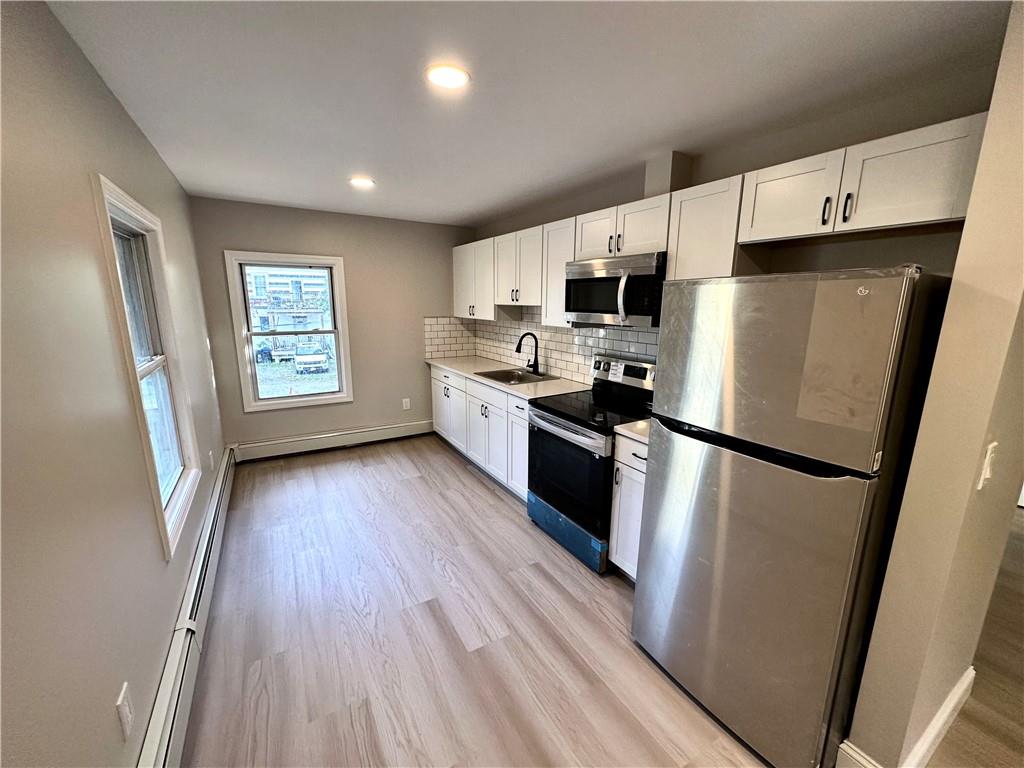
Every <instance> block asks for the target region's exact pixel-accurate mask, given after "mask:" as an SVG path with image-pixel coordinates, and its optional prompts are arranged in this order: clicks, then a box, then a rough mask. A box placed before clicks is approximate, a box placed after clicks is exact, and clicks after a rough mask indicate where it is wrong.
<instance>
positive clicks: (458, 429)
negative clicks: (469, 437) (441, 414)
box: [446, 387, 466, 453]
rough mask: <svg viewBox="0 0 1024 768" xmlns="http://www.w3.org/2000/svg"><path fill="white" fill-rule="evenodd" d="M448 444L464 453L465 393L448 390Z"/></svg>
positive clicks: (452, 389) (450, 388) (459, 390)
mask: <svg viewBox="0 0 1024 768" xmlns="http://www.w3.org/2000/svg"><path fill="white" fill-rule="evenodd" d="M448 406H449V408H448V434H447V435H446V437H447V438H448V442H450V443H451V444H452V445H454V446H455V447H456V448H458V449H459V450H460V451H462V452H463V453H465V452H466V393H465V392H463V391H462V390H461V389H455V388H454V387H449V388H448Z"/></svg>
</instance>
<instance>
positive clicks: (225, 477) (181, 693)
mask: <svg viewBox="0 0 1024 768" xmlns="http://www.w3.org/2000/svg"><path fill="white" fill-rule="evenodd" d="M234 475H235V455H234V449H233V448H230V447H229V448H227V449H225V451H224V455H223V457H222V458H221V463H220V467H219V470H218V472H217V479H216V482H215V484H214V489H213V493H212V494H211V496H210V505H209V506H208V507H207V510H206V516H205V519H204V521H203V528H202V531H201V532H200V534H199V543H198V545H197V546H196V553H195V557H194V558H193V560H192V568H191V570H190V571H189V575H188V583H187V585H186V587H185V596H184V598H183V599H182V602H181V610H180V611H179V613H178V621H177V623H176V624H175V627H174V634H173V635H172V636H171V647H170V649H169V651H168V653H167V661H166V663H165V664H164V671H163V674H162V675H161V677H160V686H159V687H158V688H157V694H156V702H155V703H154V705H153V713H152V715H150V718H149V727H148V728H147V729H146V738H145V739H144V741H143V743H142V752H141V754H140V756H139V763H138V765H139V768H164V767H165V766H178V765H179V764H180V763H181V751H182V748H183V747H184V745H185V732H186V731H187V730H188V716H189V711H190V710H191V708H192V693H193V691H194V689H195V684H196V674H197V672H198V671H199V657H200V653H201V650H202V647H203V640H204V633H205V631H206V619H207V617H208V616H209V613H210V600H211V597H212V596H213V582H214V579H215V578H216V576H217V563H218V562H219V561H220V549H221V539H222V538H223V535H224V519H225V517H226V515H227V508H228V501H229V499H230V498H231V484H232V482H233V480H234Z"/></svg>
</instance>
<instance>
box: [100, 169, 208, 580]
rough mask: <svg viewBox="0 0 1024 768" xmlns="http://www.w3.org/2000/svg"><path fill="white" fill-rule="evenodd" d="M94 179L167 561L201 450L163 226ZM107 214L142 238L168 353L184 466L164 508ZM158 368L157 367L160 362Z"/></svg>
mask: <svg viewBox="0 0 1024 768" xmlns="http://www.w3.org/2000/svg"><path fill="white" fill-rule="evenodd" d="M92 181H93V194H94V196H95V199H96V215H97V217H98V218H99V225H100V240H101V242H102V244H103V252H104V255H105V256H106V261H107V271H108V273H109V276H110V285H111V290H112V294H113V295H112V299H113V300H112V302H111V303H112V305H113V308H114V315H115V318H116V323H117V328H118V336H119V337H120V343H121V352H122V356H123V357H124V362H125V369H126V373H127V375H128V380H129V382H130V386H129V387H128V389H129V392H130V398H131V401H132V406H133V407H134V409H135V417H136V420H137V421H138V425H139V432H140V436H141V437H142V452H143V455H144V456H145V459H146V465H147V467H148V470H149V471H148V473H147V474H148V478H147V479H148V481H149V489H150V496H151V497H152V502H153V510H154V512H155V514H156V519H157V528H158V530H159V531H160V539H161V543H162V544H163V548H164V557H166V558H167V560H170V559H171V557H173V555H174V550H175V548H176V546H177V544H178V540H179V539H180V538H181V531H182V529H183V528H184V527H185V520H186V519H187V517H188V512H189V509H191V507H192V500H193V498H194V497H195V493H196V488H197V487H198V485H199V477H200V474H201V471H200V468H199V467H200V464H199V452H198V450H197V448H196V432H195V425H194V424H193V422H192V406H191V403H190V402H189V397H188V391H187V390H186V388H185V384H184V381H185V378H184V375H183V371H182V368H181V363H180V360H181V358H179V357H178V347H177V343H176V336H175V333H174V319H173V317H172V316H171V309H170V308H171V302H170V294H169V292H168V288H167V281H166V271H167V264H166V256H165V254H166V251H165V250H164V235H163V227H162V225H161V223H160V219H159V218H158V217H157V216H156V215H154V214H153V213H151V212H150V211H148V210H147V209H146V208H144V207H143V206H142V205H140V204H139V203H138V202H136V201H135V200H133V199H132V198H131V197H130V196H129V195H128V193H126V192H125V191H124V190H123V189H121V188H120V187H118V186H117V185H116V184H114V183H113V182H111V181H110V180H109V179H107V178H106V177H104V176H102V175H101V174H98V173H97V174H93V178H92ZM111 219H113V220H114V221H116V222H118V223H119V224H121V225H123V226H124V227H126V228H127V229H130V230H132V231H134V232H137V233H139V234H140V235H141V236H143V237H144V238H145V239H146V251H147V255H148V259H149V272H150V280H151V282H152V285H153V303H154V305H155V306H154V310H155V312H156V317H157V324H158V326H159V328H160V343H161V346H162V349H163V356H164V357H165V358H166V360H165V361H164V362H163V366H165V367H166V369H167V378H168V387H169V389H170V393H171V401H172V403H173V405H174V415H175V425H176V426H177V429H178V440H179V442H180V444H181V454H182V455H181V460H182V465H183V469H182V472H181V476H180V477H179V478H178V481H177V484H176V485H175V487H174V490H173V491H172V493H171V495H170V498H169V499H168V500H167V505H166V507H165V506H164V505H163V503H162V502H161V498H160V482H159V480H158V478H157V469H156V460H155V458H154V456H153V448H152V445H151V444H150V437H149V424H148V423H147V422H146V412H145V409H144V407H143V403H142V390H141V388H140V378H139V370H138V367H137V366H136V361H135V353H134V352H133V350H132V341H131V332H130V330H129V324H128V312H127V309H126V308H125V304H124V287H123V286H122V285H121V273H120V271H119V270H118V268H117V250H116V247H115V245H114V232H113V228H112V227H111V223H110V222H111ZM157 367H159V362H158V363H157Z"/></svg>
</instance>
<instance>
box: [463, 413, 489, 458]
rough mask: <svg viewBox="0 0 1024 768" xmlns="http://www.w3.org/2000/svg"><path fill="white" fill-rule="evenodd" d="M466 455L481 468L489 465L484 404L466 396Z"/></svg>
mask: <svg viewBox="0 0 1024 768" xmlns="http://www.w3.org/2000/svg"><path fill="white" fill-rule="evenodd" d="M466 455H467V456H469V458H471V459H472V460H473V461H475V462H476V463H477V464H479V465H480V466H481V467H483V466H485V465H486V464H487V420H486V419H485V418H484V403H483V401H482V400H478V399H477V398H475V397H473V396H472V395H466Z"/></svg>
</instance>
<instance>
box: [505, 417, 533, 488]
mask: <svg viewBox="0 0 1024 768" xmlns="http://www.w3.org/2000/svg"><path fill="white" fill-rule="evenodd" d="M509 402H510V403H511V400H510V401H509ZM529 464H530V424H529V422H528V421H527V420H526V419H523V418H520V417H519V416H514V415H512V412H511V411H510V412H509V415H508V487H509V488H511V489H512V490H513V491H515V492H516V494H518V495H519V496H520V497H521V498H524V499H525V498H526V490H527V479H528V476H529Z"/></svg>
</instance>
